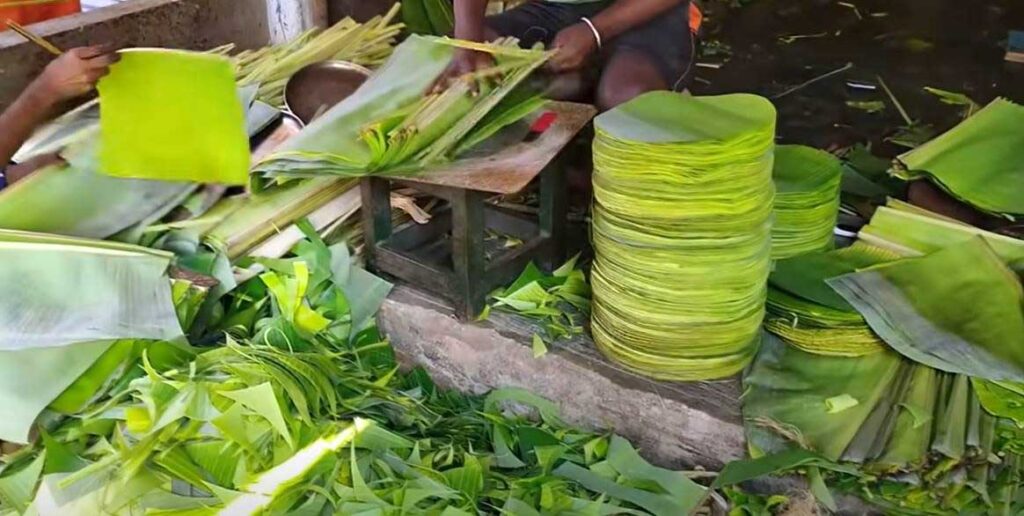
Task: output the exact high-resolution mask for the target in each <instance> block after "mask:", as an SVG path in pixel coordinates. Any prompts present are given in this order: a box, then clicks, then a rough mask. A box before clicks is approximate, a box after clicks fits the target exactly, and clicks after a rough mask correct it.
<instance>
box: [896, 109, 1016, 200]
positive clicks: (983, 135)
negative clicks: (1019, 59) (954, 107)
mask: <svg viewBox="0 0 1024 516" xmlns="http://www.w3.org/2000/svg"><path fill="white" fill-rule="evenodd" d="M1022 163H1024V107H1022V106H1019V105H1017V104H1014V103H1013V102H1010V101H1008V100H1005V99H996V100H994V101H992V103H991V104H989V105H988V106H986V107H985V108H984V109H982V110H981V111H978V112H977V113H976V114H974V115H973V116H971V117H970V118H968V119H967V120H965V121H963V122H962V123H960V125H958V126H956V127H954V128H953V129H951V130H949V131H948V132H946V133H945V134H943V135H941V136H939V137H938V138H935V139H934V140H932V141H930V142H928V143H926V144H924V145H922V146H920V147H918V148H916V149H914V150H912V151H910V152H907V153H906V154H903V155H902V156H900V157H899V166H898V167H897V170H896V175H898V176H899V177H902V178H904V179H910V180H916V179H927V180H930V181H932V182H933V183H935V184H936V185H938V186H939V187H941V188H943V189H944V190H946V191H947V192H949V193H950V194H951V195H952V196H953V197H956V198H957V199H960V200H961V201H964V202H966V203H968V204H970V205H972V206H974V207H976V208H978V209H980V210H982V211H985V212H988V213H992V214H995V215H1000V216H1003V217H1006V218H1010V219H1016V218H1019V217H1021V216H1024V164H1022Z"/></svg>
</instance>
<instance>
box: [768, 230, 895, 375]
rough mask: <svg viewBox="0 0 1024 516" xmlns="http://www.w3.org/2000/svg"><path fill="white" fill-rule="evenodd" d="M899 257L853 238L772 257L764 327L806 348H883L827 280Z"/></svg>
mask: <svg viewBox="0 0 1024 516" xmlns="http://www.w3.org/2000/svg"><path fill="white" fill-rule="evenodd" d="M899 258H900V256H899V255H896V254H894V253H891V252H888V251H886V250H884V249H880V248H876V247H872V246H870V245H867V244H864V243H860V242H858V243H856V244H854V245H853V246H851V247H847V248H844V249H840V250H836V251H829V252H825V253H812V254H805V255H801V256H796V257H793V258H788V259H786V260H782V261H779V262H776V263H775V270H773V271H772V274H771V276H769V279H768V285H769V290H768V302H767V305H766V306H767V312H768V313H767V315H766V317H765V321H764V326H765V329H767V330H768V331H770V332H772V333H774V334H775V335H777V336H779V337H781V338H782V339H783V340H784V341H785V342H786V343H788V344H791V345H793V346H796V347H798V348H800V349H801V350H803V351H806V352H808V353H819V354H824V355H837V356H861V355H867V354H870V353H878V352H881V351H883V350H885V349H886V346H885V343H884V342H883V341H882V339H881V338H879V337H878V336H877V335H876V334H875V333H874V332H873V331H871V329H870V328H869V327H868V324H867V322H866V321H865V320H864V317H863V316H861V315H860V313H859V312H857V310H856V309H855V308H854V307H853V306H852V305H850V304H849V303H847V302H846V300H845V299H843V298H842V297H841V296H839V295H838V294H836V293H835V291H833V290H832V289H831V288H830V287H829V286H828V284H827V283H826V280H828V279H830V278H834V277H837V276H841V275H843V274H848V273H851V272H854V271H856V270H858V269H863V268H867V267H870V266H872V265H876V264H879V263H883V262H886V261H892V260H896V259H899Z"/></svg>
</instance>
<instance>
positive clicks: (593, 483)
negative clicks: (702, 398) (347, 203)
mask: <svg viewBox="0 0 1024 516" xmlns="http://www.w3.org/2000/svg"><path fill="white" fill-rule="evenodd" d="M300 247H301V248H302V251H300V254H299V255H298V256H296V257H294V258H288V259H282V260H269V261H266V262H265V264H266V265H267V267H268V271H267V272H266V273H265V274H263V275H262V276H261V277H259V278H255V279H253V280H252V281H250V282H249V283H247V284H246V285H244V286H243V287H242V290H244V295H243V294H241V293H240V294H239V295H238V296H237V297H236V298H235V299H234V300H233V301H230V302H227V303H226V306H228V307H231V308H233V309H237V310H233V311H232V312H231V313H230V314H228V318H229V319H232V320H233V321H234V322H233V323H232V329H231V334H232V335H236V336H237V337H235V338H232V337H228V338H222V342H221V345H219V346H215V347H212V348H207V349H205V350H203V351H202V352H200V353H199V354H198V355H196V356H194V357H193V358H191V359H190V360H189V361H186V362H185V363H179V364H167V363H162V362H158V361H155V360H154V359H153V358H154V357H152V356H150V355H149V354H148V353H147V354H143V355H142V357H141V358H142V359H141V361H137V362H135V363H134V367H132V368H129V369H127V370H123V371H116V372H113V373H112V374H111V377H112V378H114V379H115V381H110V382H108V383H107V384H105V385H104V388H103V389H102V395H101V396H97V397H95V398H94V399H91V400H90V401H89V403H87V404H86V405H85V406H84V407H83V408H81V409H80V410H77V411H75V412H73V417H69V418H52V419H49V420H47V421H45V422H43V424H41V425H40V430H39V435H40V437H39V439H38V440H36V441H35V442H33V444H32V445H30V446H28V447H26V448H24V449H22V450H21V451H19V452H17V453H16V454H14V455H12V456H7V457H5V458H4V464H3V466H2V468H3V469H2V470H0V512H4V513H15V514H54V513H64V514H113V515H122V514H125V515H127V514H143V513H156V514H190V515H206V514H211V515H212V514H230V515H232V516H235V515H246V514H253V515H255V514H352V515H360V514H365V515H370V514H409V515H424V516H426V515H440V514H444V515H452V516H456V515H469V514H481V513H496V512H501V513H507V514H542V513H549V512H550V513H563V514H653V515H657V516H676V515H679V514H688V513H690V512H691V511H693V510H694V509H696V508H697V507H698V506H699V505H700V504H701V503H702V500H703V499H704V498H705V497H706V494H707V492H706V489H705V488H704V487H702V486H700V485H698V484H696V483H694V482H693V481H691V480H689V479H688V478H687V477H686V476H685V475H684V474H682V473H680V472H674V471H669V470H665V469H661V468H657V467H654V466H652V465H650V464H649V463H647V462H646V461H645V460H644V459H642V458H641V457H640V455H639V454H638V453H637V451H636V450H635V449H634V448H633V447H632V446H631V445H630V444H629V443H628V442H627V441H625V440H624V439H621V438H619V437H617V436H609V435H596V434H591V433H589V432H585V431H581V430H578V429H575V428H572V427H570V426H568V425H567V424H566V423H565V422H563V421H562V420H561V418H560V417H559V414H558V408H557V407H556V406H555V405H554V404H553V403H551V402H549V401H547V400H544V399H541V398H538V397H536V396H534V395H532V394H530V393H529V392H527V391H524V390H520V389H500V390H497V391H493V392H491V393H490V394H488V395H487V396H485V397H481V396H473V395H463V394H459V393H456V392H445V391H443V390H441V389H440V388H438V387H437V386H436V385H435V384H434V383H433V382H432V381H431V379H430V377H429V376H428V375H427V374H426V372H425V371H423V370H422V369H414V370H412V371H411V372H408V373H404V372H401V371H399V369H398V366H397V363H396V362H395V358H394V354H393V352H392V350H391V348H390V347H389V346H388V344H387V343H386V341H383V340H382V337H381V335H380V333H379V332H378V330H377V329H376V327H375V326H374V325H373V322H372V321H373V319H372V314H373V312H374V311H375V310H376V308H377V306H379V304H380V302H381V300H382V298H379V297H376V298H374V299H365V298H364V296H363V293H365V292H367V291H381V290H382V287H383V292H384V293H385V294H386V292H387V290H388V288H389V287H390V286H389V285H388V284H387V283H385V282H383V281H381V280H380V279H378V278H375V277H373V276H371V275H369V274H368V273H365V272H363V271H361V270H359V269H357V268H353V267H352V266H351V263H350V262H349V255H348V251H347V249H345V248H344V247H343V246H332V247H327V246H326V244H325V243H324V242H322V241H318V240H316V239H314V240H310V241H306V242H304V243H303V245H302V246H300ZM357 307H359V308H357ZM509 405H515V406H516V407H518V408H519V411H518V414H521V413H522V412H521V410H522V408H523V407H525V408H528V409H529V410H530V411H531V412H533V413H535V414H536V415H537V416H538V417H536V418H533V419H530V418H526V417H524V416H522V415H517V413H514V412H512V411H511V410H507V408H510V407H508V406H509Z"/></svg>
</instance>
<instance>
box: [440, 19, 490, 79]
mask: <svg viewBox="0 0 1024 516" xmlns="http://www.w3.org/2000/svg"><path fill="white" fill-rule="evenodd" d="M487 1H488V0H455V6H454V7H455V37H456V38H457V39H464V40H468V41H476V42H483V41H484V40H486V39H487V25H486V14H487ZM492 66H494V58H493V57H491V55H490V54H488V53H486V52H478V51H476V50H470V49H466V48H457V49H455V54H454V55H453V56H452V62H451V63H449V65H448V68H445V70H444V71H443V72H441V75H440V77H438V78H437V81H436V82H435V83H434V85H433V86H432V87H431V89H432V90H433V91H437V90H440V89H443V88H445V87H447V85H448V84H449V83H450V82H451V81H452V80H455V79H458V78H459V77H462V76H464V75H466V74H470V73H473V72H475V71H477V70H483V69H486V68H490V67H492Z"/></svg>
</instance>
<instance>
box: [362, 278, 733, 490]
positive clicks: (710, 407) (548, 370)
mask: <svg viewBox="0 0 1024 516" xmlns="http://www.w3.org/2000/svg"><path fill="white" fill-rule="evenodd" d="M380 323H381V327H382V328H383V329H384V331H385V332H386V333H387V335H388V337H389V338H390V339H391V341H392V344H393V346H394V348H395V351H396V353H397V354H398V356H399V360H400V361H401V362H402V363H403V364H404V365H407V366H414V365H420V366H423V367H425V368H426V369H427V370H428V371H429V372H430V373H431V375H432V376H433V377H434V380H435V381H437V382H438V384H439V385H442V386H444V387H448V388H454V389H459V390H462V391H468V392H475V393H484V392H487V391H488V390H490V389H493V388H497V387H522V388H525V389H529V390H531V391H533V392H535V393H537V394H539V395H541V396H544V397H546V398H548V399H550V400H551V401H553V402H555V403H557V404H558V405H559V406H560V407H561V409H562V415H563V416H564V417H565V419H566V420H567V421H569V422H571V423H573V424H576V425H580V426H581V427H583V428H588V429H590V430H595V431H603V430H613V431H615V432H616V433H618V434H620V435H622V436H623V437H626V438H628V439H630V440H631V441H632V442H634V443H635V444H636V445H637V447H638V449H640V451H641V453H643V454H644V456H645V457H646V458H647V459H648V460H650V461H652V462H654V463H656V464H659V465H661V466H664V467H669V468H676V469H678V468H692V467H694V466H702V467H705V468H707V469H709V470H717V469H720V468H721V467H722V466H723V465H724V464H725V463H726V462H728V461H730V460H733V459H738V458H742V457H743V455H744V452H745V448H744V439H743V429H742V426H741V420H740V413H739V394H740V387H739V384H738V382H736V381H735V380H730V381H723V382H694V383H666V382H656V381H651V380H648V379H646V378H644V377H641V376H638V375H636V374H633V373H630V372H628V371H625V370H622V369H621V368H619V367H617V366H616V365H614V364H612V363H610V362H608V361H607V360H606V359H605V358H604V357H603V356H601V355H600V353H598V352H597V351H596V350H595V349H594V347H593V343H592V342H589V340H588V339H585V338H577V339H575V340H572V341H568V342H559V343H556V344H553V345H552V346H550V349H549V352H548V354H547V355H545V356H543V357H541V358H539V359H535V358H533V353H532V351H531V348H530V343H531V337H532V335H533V333H534V327H533V326H531V324H530V323H529V322H528V321H526V320H524V319H522V318H519V317H515V316H512V315H509V314H502V313H492V314H491V317H490V318H489V320H488V321H486V322H483V323H477V324H463V323H460V322H459V321H458V320H456V319H455V318H454V316H453V315H452V309H451V307H450V306H448V305H447V304H446V303H444V302H442V301H440V300H438V299H436V298H434V297H432V296H430V295H428V294H424V293H422V292H420V291H417V290H415V289H412V288H409V287H406V286H399V287H397V288H396V289H395V291H394V292H393V293H392V295H391V296H390V298H389V299H388V300H387V301H386V302H385V303H384V306H383V308H382V309H381V312H380Z"/></svg>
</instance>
